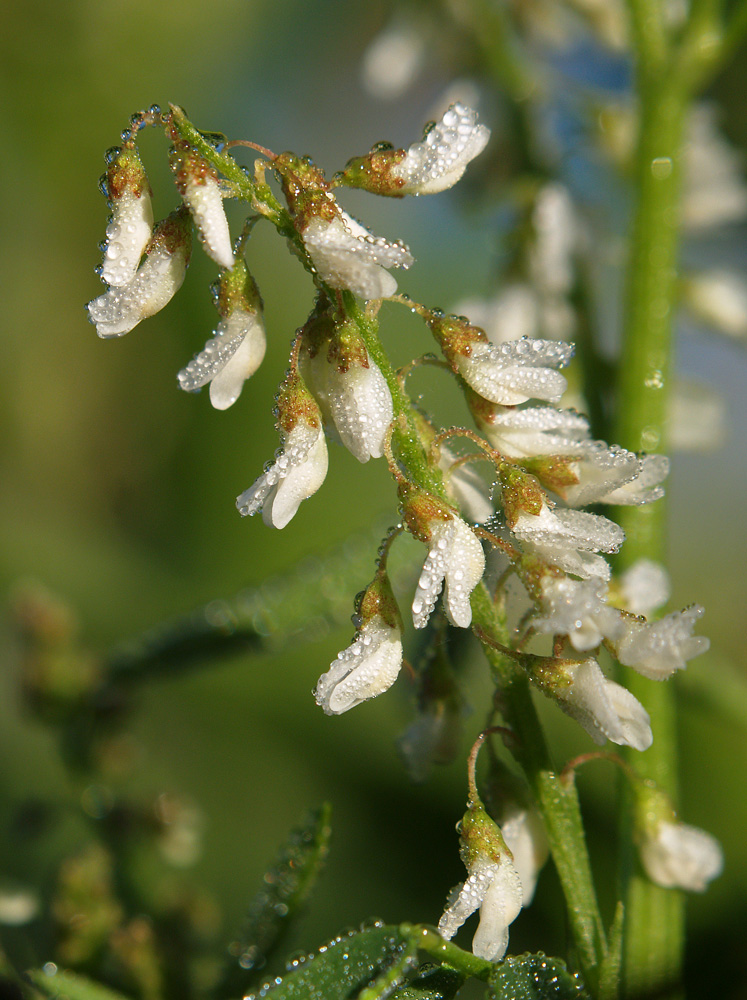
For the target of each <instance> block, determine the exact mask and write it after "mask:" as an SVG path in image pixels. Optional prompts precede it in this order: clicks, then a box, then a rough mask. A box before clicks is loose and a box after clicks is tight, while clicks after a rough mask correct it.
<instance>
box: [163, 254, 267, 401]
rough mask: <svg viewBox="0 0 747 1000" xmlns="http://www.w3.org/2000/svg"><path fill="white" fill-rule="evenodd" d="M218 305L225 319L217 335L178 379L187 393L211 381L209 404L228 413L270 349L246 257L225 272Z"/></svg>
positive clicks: (221, 279) (222, 275) (260, 307)
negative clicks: (227, 410) (267, 348)
mask: <svg viewBox="0 0 747 1000" xmlns="http://www.w3.org/2000/svg"><path fill="white" fill-rule="evenodd" d="M217 306H218V312H219V313H220V315H221V317H222V319H221V321H220V322H219V323H218V326H217V328H216V330H215V333H214V334H213V336H212V337H211V339H210V340H208V342H207V343H206V344H205V347H204V348H203V349H202V351H200V353H199V354H196V355H195V357H194V358H193V359H192V360H191V361H190V362H189V364H188V365H187V366H186V368H182V370H181V371H180V372H179V374H178V376H177V378H178V380H179V387H180V388H181V389H184V390H185V391H186V392H197V391H198V390H199V389H201V388H202V386H204V385H207V383H208V382H209V383H210V402H211V403H212V404H213V406H214V407H215V408H216V409H217V410H225V409H227V408H228V407H229V406H231V405H232V404H233V403H235V402H236V400H237V399H238V398H239V395H240V394H241V390H242V389H243V387H244V382H245V381H246V379H248V378H249V377H250V376H252V375H253V374H254V373H255V371H256V370H257V369H258V368H259V366H260V364H261V363H262V359H263V358H264V356H265V350H266V347H267V340H266V338H265V329H264V325H263V323H262V315H261V312H262V299H261V298H260V295H259V290H258V288H257V286H256V284H255V282H254V279H253V278H252V276H251V275H250V274H249V271H248V270H247V267H246V264H245V262H244V260H243V258H237V260H236V263H235V265H234V267H233V268H232V269H231V270H226V271H223V272H222V274H221V276H220V279H219V285H218V295H217Z"/></svg>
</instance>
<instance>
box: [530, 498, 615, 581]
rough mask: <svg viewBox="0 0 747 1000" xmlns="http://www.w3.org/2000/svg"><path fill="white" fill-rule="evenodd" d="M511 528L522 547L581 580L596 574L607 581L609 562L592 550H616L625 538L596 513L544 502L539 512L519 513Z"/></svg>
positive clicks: (610, 522) (613, 524)
mask: <svg viewBox="0 0 747 1000" xmlns="http://www.w3.org/2000/svg"><path fill="white" fill-rule="evenodd" d="M511 530H512V531H513V533H514V534H515V535H516V537H517V538H518V539H520V540H521V541H522V542H524V544H525V547H526V546H529V547H530V548H531V549H533V550H534V551H536V552H537V553H538V554H539V555H540V556H542V558H544V559H546V560H547V561H548V562H550V563H552V564H553V565H555V566H559V567H560V569H563V570H565V572H566V573H573V574H574V576H580V577H582V578H583V579H589V577H592V576H598V577H600V578H601V579H602V580H609V578H610V567H609V564H608V563H607V561H606V560H605V559H603V558H602V557H601V556H598V555H593V554H592V553H594V552H617V550H618V549H619V548H620V546H621V545H622V543H623V541H624V540H625V532H624V531H623V530H622V528H621V527H619V525H617V524H615V523H614V522H612V521H609V520H608V519H607V518H606V517H602V516H601V515H600V514H589V513H587V512H586V511H581V510H558V509H556V510H551V509H550V507H549V506H548V505H547V504H543V505H542V509H541V510H540V513H539V514H528V513H522V514H520V515H519V517H518V518H517V520H516V523H515V524H514V525H513V527H512V529H511Z"/></svg>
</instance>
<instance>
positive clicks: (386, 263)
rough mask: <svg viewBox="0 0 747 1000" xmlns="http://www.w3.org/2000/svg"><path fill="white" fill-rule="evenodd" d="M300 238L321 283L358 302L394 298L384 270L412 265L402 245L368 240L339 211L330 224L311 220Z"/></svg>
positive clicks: (390, 278) (392, 283)
mask: <svg viewBox="0 0 747 1000" xmlns="http://www.w3.org/2000/svg"><path fill="white" fill-rule="evenodd" d="M301 238H302V239H303V242H304V246H305V247H306V249H307V250H308V252H309V256H310V257H311V260H312V263H313V265H314V268H315V269H316V271H317V273H318V275H319V277H320V278H321V279H322V281H324V282H326V284H328V285H329V286H330V287H332V288H347V289H348V290H349V291H351V292H353V294H354V295H358V296H359V297H360V298H362V299H382V298H387V297H388V296H390V295H394V293H395V292H396V291H397V281H396V279H395V278H394V277H393V276H392V275H391V274H390V273H389V271H388V270H386V269H387V268H389V267H404V268H408V267H410V266H411V265H412V263H413V257H412V254H411V253H410V251H409V250H408V249H407V247H406V246H405V245H404V244H403V243H400V242H399V241H397V242H394V243H392V242H390V241H389V240H385V239H383V238H380V237H375V236H372V235H371V233H369V231H368V230H367V229H364V227H363V226H362V225H361V224H360V223H359V222H356V220H355V219H353V218H352V217H351V216H349V215H348V214H347V213H346V212H342V211H340V212H339V214H337V215H335V217H334V218H332V219H331V220H329V219H326V218H322V217H321V216H312V217H311V218H310V220H309V222H308V223H307V225H306V226H305V228H304V229H303V230H302V232H301Z"/></svg>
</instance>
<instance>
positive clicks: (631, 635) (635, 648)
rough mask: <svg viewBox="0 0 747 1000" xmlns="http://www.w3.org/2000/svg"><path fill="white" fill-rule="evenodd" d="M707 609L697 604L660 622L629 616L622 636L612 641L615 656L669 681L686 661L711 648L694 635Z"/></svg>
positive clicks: (627, 665) (627, 663) (652, 677)
mask: <svg viewBox="0 0 747 1000" xmlns="http://www.w3.org/2000/svg"><path fill="white" fill-rule="evenodd" d="M704 612H705V609H704V608H703V607H701V606H700V605H698V604H694V605H692V607H689V608H686V609H685V610H684V611H673V612H672V613H671V614H669V615H666V616H665V617H664V618H662V619H661V620H660V621H658V622H640V621H636V620H635V619H629V620H627V622H626V626H625V630H624V631H623V633H622V635H621V637H619V638H618V639H617V640H616V641H615V642H613V644H612V645H613V648H614V650H615V655H616V656H617V658H618V660H619V661H620V663H622V664H624V665H625V666H626V667H632V668H633V670H636V671H637V672H638V673H639V674H643V676H644V677H650V678H651V679H652V680H657V681H662V680H666V679H667V678H668V677H671V676H672V674H673V673H675V672H676V671H677V670H684V669H685V667H686V666H687V660H691V659H692V658H693V657H694V656H700V654H701V653H705V652H707V650H708V648H709V647H710V642H709V640H708V639H707V638H706V637H705V636H702V635H693V634H692V631H693V628H694V627H695V623H696V622H697V620H698V619H699V618H700V617H702V615H703V614H704Z"/></svg>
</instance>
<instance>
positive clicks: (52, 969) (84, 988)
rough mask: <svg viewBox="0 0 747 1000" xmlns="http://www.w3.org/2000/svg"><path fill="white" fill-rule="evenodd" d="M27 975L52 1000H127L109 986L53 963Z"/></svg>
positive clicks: (33, 970)
mask: <svg viewBox="0 0 747 1000" xmlns="http://www.w3.org/2000/svg"><path fill="white" fill-rule="evenodd" d="M26 975H27V976H28V978H29V979H30V980H31V982H32V983H33V984H34V986H35V987H36V988H37V989H38V990H39V991H40V992H41V993H43V994H44V996H45V997H49V998H50V1000H57V998H58V997H59V998H61V1000H63V998H64V1000H125V998H124V997H123V995H122V994H121V993H115V991H114V990H110V989H109V987H108V986H102V985H101V983H97V982H94V981H93V980H92V979H87V978H86V977H85V976H79V975H78V974H77V973H75V972H68V971H67V970H65V969H58V968H57V967H56V966H55V965H53V964H52V963H51V962H48V963H47V965H45V966H44V968H42V969H32V970H31V971H30V972H27V973H26Z"/></svg>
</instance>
